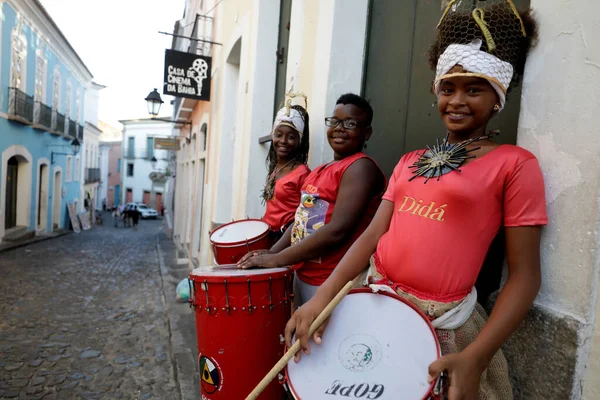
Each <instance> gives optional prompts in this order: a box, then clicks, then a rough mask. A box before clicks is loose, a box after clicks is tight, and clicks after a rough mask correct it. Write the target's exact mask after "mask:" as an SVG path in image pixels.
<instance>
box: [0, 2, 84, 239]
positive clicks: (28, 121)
mask: <svg viewBox="0 0 600 400" xmlns="http://www.w3.org/2000/svg"><path fill="white" fill-rule="evenodd" d="M0 14H1V16H2V18H0V45H1V51H0V154H1V162H0V182H1V184H0V186H1V187H0V242H1V241H3V240H11V239H17V238H19V237H20V236H23V235H31V234H45V233H46V232H50V231H53V230H58V229H66V228H69V216H68V213H67V203H68V202H69V203H73V204H74V205H76V204H75V203H78V202H79V199H80V191H81V186H80V181H79V178H80V171H81V164H80V161H79V160H80V153H79V152H78V151H79V148H78V147H77V146H76V142H75V143H74V141H75V139H77V141H78V142H79V145H81V144H82V142H83V124H84V121H85V115H84V97H85V93H86V90H87V88H88V87H89V85H90V83H91V81H92V78H93V77H92V74H91V73H90V71H89V70H88V69H87V67H86V66H85V64H84V63H83V61H82V60H81V59H80V58H79V56H78V55H77V53H76V52H75V51H74V50H73V48H72V47H71V45H70V44H69V42H68V41H67V39H66V38H65V37H64V36H63V34H62V33H61V32H60V30H59V29H58V28H57V26H56V24H55V23H54V22H53V21H52V18H51V17H50V16H49V15H48V13H47V12H46V11H45V9H44V8H43V7H42V5H41V4H40V3H39V2H38V1H37V0H6V1H2V2H0Z"/></svg>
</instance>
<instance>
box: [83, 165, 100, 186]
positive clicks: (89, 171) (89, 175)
mask: <svg viewBox="0 0 600 400" xmlns="http://www.w3.org/2000/svg"><path fill="white" fill-rule="evenodd" d="M95 182H100V168H86V169H85V183H86V184H87V183H95Z"/></svg>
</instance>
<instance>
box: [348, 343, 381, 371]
mask: <svg viewBox="0 0 600 400" xmlns="http://www.w3.org/2000/svg"><path fill="white" fill-rule="evenodd" d="M338 358H339V360H340V362H341V364H342V366H343V367H344V368H346V369H347V370H348V371H352V372H367V371H371V370H372V369H373V368H375V367H376V366H377V365H378V364H379V362H380V361H381V345H380V344H379V342H378V341H377V339H375V338H374V337H372V336H370V335H361V334H358V335H352V336H349V337H347V338H346V339H345V340H344V341H343V342H342V344H341V345H340V347H339V350H338Z"/></svg>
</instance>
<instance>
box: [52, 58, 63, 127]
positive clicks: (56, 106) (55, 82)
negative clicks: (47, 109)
mask: <svg viewBox="0 0 600 400" xmlns="http://www.w3.org/2000/svg"><path fill="white" fill-rule="evenodd" d="M60 86H61V77H60V71H59V70H58V66H57V67H56V68H54V72H53V73H52V128H53V129H54V130H58V129H59V128H58V127H57V126H56V113H59V112H60Z"/></svg>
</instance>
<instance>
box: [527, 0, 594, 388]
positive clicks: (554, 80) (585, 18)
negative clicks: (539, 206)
mask: <svg viewBox="0 0 600 400" xmlns="http://www.w3.org/2000/svg"><path fill="white" fill-rule="evenodd" d="M531 5H532V7H533V8H534V10H535V14H536V17H537V20H538V22H539V24H540V32H539V34H540V35H539V44H538V46H537V47H536V48H535V49H534V50H533V52H532V54H531V55H530V57H529V60H528V64H527V68H526V71H525V78H524V81H523V98H522V106H521V107H522V108H521V116H520V120H519V136H518V144H519V145H520V146H523V147H525V148H527V149H529V150H531V151H532V152H533V153H534V154H536V156H538V158H539V160H540V164H541V167H542V170H543V171H544V178H545V181H546V191H547V193H546V197H547V202H548V216H549V219H550V224H549V226H548V227H547V228H546V229H545V231H544V235H543V239H542V269H543V283H542V289H541V291H540V295H539V296H538V299H537V304H538V305H540V306H542V307H546V308H548V309H550V310H552V311H555V312H557V313H559V314H561V315H564V316H570V317H573V318H575V319H577V320H579V321H580V322H582V324H583V326H584V328H583V329H582V331H581V332H579V338H580V347H579V355H578V366H577V373H576V377H575V379H576V382H575V385H574V391H573V394H572V395H573V396H572V398H581V396H582V393H581V387H582V386H581V384H582V382H581V380H582V379H583V377H584V374H585V367H586V365H587V364H588V361H589V362H590V364H589V366H590V367H591V368H589V369H588V375H587V376H588V379H587V381H586V382H585V384H584V387H585V395H584V397H585V398H589V399H592V398H594V399H597V398H599V396H598V394H599V393H600V382H599V381H598V380H597V379H595V380H594V379H592V376H595V377H598V376H600V363H598V362H597V361H598V360H599V359H600V334H599V332H600V329H599V328H600V327H596V336H595V338H596V340H595V343H593V344H591V342H592V341H593V337H594V336H593V330H594V323H595V316H596V312H597V310H596V303H597V292H598V269H599V263H598V261H599V259H598V252H599V250H600V245H599V236H598V232H599V231H600V218H599V217H600V213H599V202H598V198H599V194H600V179H599V178H600V176H599V172H600V157H599V155H600V135H599V126H600V125H599V123H598V118H597V117H598V113H599V111H600V91H599V90H598V88H599V87H600V46H598V44H597V38H598V37H600V23H599V22H598V15H600V2H591V1H583V2H575V1H562V2H559V1H548V0H532V1H531ZM590 346H592V353H591V356H590V358H589V359H588V355H589V354H590V353H589V351H590ZM592 367H593V368H592ZM549 379H551V377H549Z"/></svg>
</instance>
